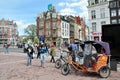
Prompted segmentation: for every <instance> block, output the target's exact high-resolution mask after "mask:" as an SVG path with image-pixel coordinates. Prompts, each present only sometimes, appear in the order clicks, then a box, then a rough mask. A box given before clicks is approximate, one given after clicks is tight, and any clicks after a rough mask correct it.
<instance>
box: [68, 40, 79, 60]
mask: <svg viewBox="0 0 120 80" xmlns="http://www.w3.org/2000/svg"><path fill="white" fill-rule="evenodd" d="M69 47H71V54H72V60H73V61H74V62H75V61H76V52H77V50H78V47H77V44H75V43H74V42H72V43H71V44H70V46H69Z"/></svg>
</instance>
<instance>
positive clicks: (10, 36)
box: [0, 18, 18, 44]
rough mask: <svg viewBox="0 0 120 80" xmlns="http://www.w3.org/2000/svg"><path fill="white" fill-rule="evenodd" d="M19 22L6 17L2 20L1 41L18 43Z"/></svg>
mask: <svg viewBox="0 0 120 80" xmlns="http://www.w3.org/2000/svg"><path fill="white" fill-rule="evenodd" d="M17 36H18V31H17V24H16V23H14V22H13V21H10V20H5V19H4V18H3V19H1V20H0V43H9V44H16V43H17V42H16V41H17Z"/></svg>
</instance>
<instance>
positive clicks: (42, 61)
mask: <svg viewBox="0 0 120 80" xmlns="http://www.w3.org/2000/svg"><path fill="white" fill-rule="evenodd" d="M40 59H41V65H43V66H44V63H45V53H42V54H40Z"/></svg>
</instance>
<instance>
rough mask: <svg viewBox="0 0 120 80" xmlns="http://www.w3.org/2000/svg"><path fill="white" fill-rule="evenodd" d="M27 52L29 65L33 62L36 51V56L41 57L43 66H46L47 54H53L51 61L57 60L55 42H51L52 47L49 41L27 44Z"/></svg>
mask: <svg viewBox="0 0 120 80" xmlns="http://www.w3.org/2000/svg"><path fill="white" fill-rule="evenodd" d="M49 48H50V49H49ZM25 53H27V66H29V65H31V64H32V59H33V54H34V53H36V54H37V56H36V58H37V59H40V66H41V67H43V68H44V67H45V60H46V55H50V56H51V60H50V62H53V63H54V62H55V59H54V56H55V55H56V51H55V46H54V44H53V43H51V45H50V47H49V46H48V44H47V43H43V42H40V43H39V44H35V45H33V44H32V43H28V44H25Z"/></svg>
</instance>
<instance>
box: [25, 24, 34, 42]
mask: <svg viewBox="0 0 120 80" xmlns="http://www.w3.org/2000/svg"><path fill="white" fill-rule="evenodd" d="M24 31H25V33H26V34H27V35H28V38H29V39H31V40H32V42H34V38H35V37H36V26H35V25H34V24H31V25H28V27H27V28H25V30H24Z"/></svg>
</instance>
